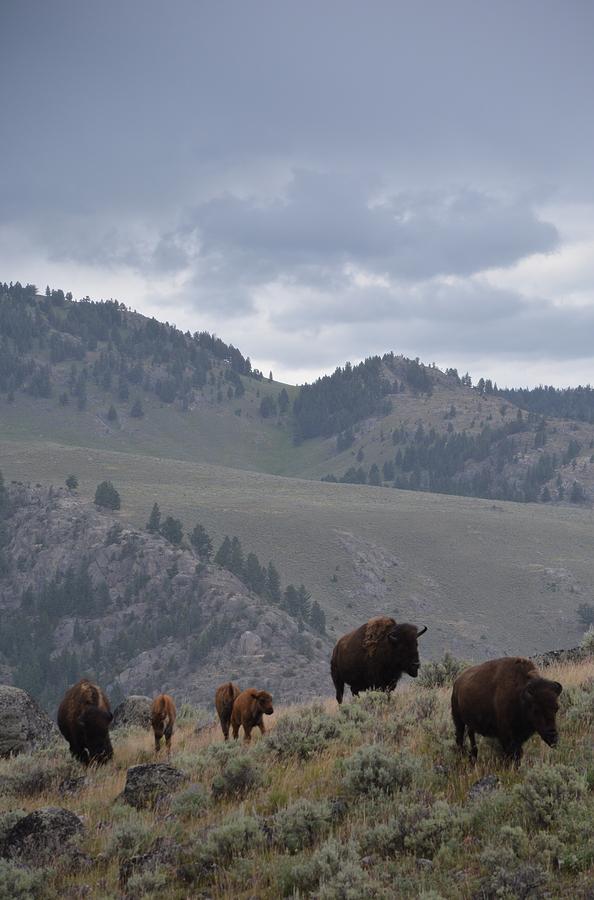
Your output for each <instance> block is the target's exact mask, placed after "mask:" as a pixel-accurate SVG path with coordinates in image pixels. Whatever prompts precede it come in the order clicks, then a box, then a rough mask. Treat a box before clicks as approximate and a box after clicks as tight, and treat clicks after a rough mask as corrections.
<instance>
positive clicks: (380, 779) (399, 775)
mask: <svg viewBox="0 0 594 900" xmlns="http://www.w3.org/2000/svg"><path fill="white" fill-rule="evenodd" d="M338 766H339V770H340V771H341V773H342V782H343V784H344V786H345V788H346V789H347V791H349V792H350V793H352V794H392V793H395V792H396V791H399V790H402V789H403V788H405V787H408V786H409V785H410V783H411V782H412V780H413V777H414V774H415V772H416V771H417V770H418V769H417V765H416V762H415V760H414V759H413V758H412V757H410V756H409V755H408V754H406V753H403V752H402V753H399V754H398V755H394V754H392V753H388V752H387V751H386V750H384V748H383V747H381V746H380V745H379V744H368V745H367V746H364V747H359V749H358V750H356V751H355V752H354V753H353V755H352V756H349V757H348V759H345V760H340V761H339V763H338Z"/></svg>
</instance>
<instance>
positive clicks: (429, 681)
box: [417, 652, 470, 688]
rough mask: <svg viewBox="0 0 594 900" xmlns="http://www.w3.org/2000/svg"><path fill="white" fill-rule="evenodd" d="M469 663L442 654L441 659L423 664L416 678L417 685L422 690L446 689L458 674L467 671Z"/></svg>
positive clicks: (447, 654) (448, 654) (449, 654)
mask: <svg viewBox="0 0 594 900" xmlns="http://www.w3.org/2000/svg"><path fill="white" fill-rule="evenodd" d="M469 665H470V663H468V662H466V660H463V659H456V657H455V656H452V655H451V653H447V652H446V653H444V655H443V656H442V658H441V659H439V660H434V661H432V662H427V663H424V664H423V665H422V666H421V669H420V671H419V675H418V678H417V681H418V684H419V685H420V686H421V687H424V688H436V687H446V686H447V685H450V684H453V683H454V681H455V680H456V678H457V677H458V675H459V674H460V672H462V671H463V670H464V669H467V668H468V666H469Z"/></svg>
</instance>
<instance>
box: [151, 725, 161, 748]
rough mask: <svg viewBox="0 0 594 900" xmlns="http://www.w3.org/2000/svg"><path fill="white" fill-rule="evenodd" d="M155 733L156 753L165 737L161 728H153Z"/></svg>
mask: <svg viewBox="0 0 594 900" xmlns="http://www.w3.org/2000/svg"><path fill="white" fill-rule="evenodd" d="M153 731H154V733H155V753H158V752H159V750H160V749H161V738H162V737H163V732H162V731H161V729H160V728H153Z"/></svg>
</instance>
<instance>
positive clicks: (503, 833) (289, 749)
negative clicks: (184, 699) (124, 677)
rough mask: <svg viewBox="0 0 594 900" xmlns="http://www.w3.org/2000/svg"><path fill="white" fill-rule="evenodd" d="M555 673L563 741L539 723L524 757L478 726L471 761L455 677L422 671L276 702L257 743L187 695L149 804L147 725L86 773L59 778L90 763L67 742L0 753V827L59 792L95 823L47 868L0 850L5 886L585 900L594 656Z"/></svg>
mask: <svg viewBox="0 0 594 900" xmlns="http://www.w3.org/2000/svg"><path fill="white" fill-rule="evenodd" d="M546 674H547V676H550V677H551V678H554V679H559V680H560V681H561V682H562V683H563V685H564V692H563V694H562V696H561V700H562V710H561V712H560V714H559V717H558V726H559V732H560V738H561V739H560V744H559V746H558V748H557V749H555V750H554V751H551V750H549V749H548V748H547V747H546V746H545V745H544V744H543V743H542V742H541V741H540V739H538V738H536V737H535V738H532V739H531V740H530V741H529V742H528V744H527V745H526V748H525V749H526V753H525V757H524V761H523V763H522V765H521V767H520V768H519V769H514V768H512V769H509V768H505V767H503V766H502V763H501V759H500V757H499V755H498V753H497V750H496V749H495V747H494V746H491V745H490V744H489V742H487V741H485V740H482V741H480V744H479V762H478V764H477V765H476V766H472V765H471V764H470V763H469V761H468V759H467V758H466V757H462V756H460V755H459V754H458V752H457V750H456V748H455V746H454V743H453V729H452V725H451V721H450V715H449V708H448V707H449V689H447V688H443V689H420V688H418V687H414V688H411V689H408V690H399V691H398V692H397V693H396V694H395V695H393V697H392V698H391V699H387V698H386V697H385V695H381V694H373V693H370V694H367V695H362V697H361V698H359V699H358V700H356V701H352V702H349V703H347V704H345V705H344V706H343V707H342V709H341V710H340V711H338V710H337V709H336V704H335V703H334V702H330V701H328V702H323V703H321V704H317V705H314V706H308V707H293V708H291V709H282V710H277V711H276V714H275V716H274V720H273V721H272V723H271V728H270V732H269V734H268V735H267V737H266V738H264V739H261V738H259V737H258V738H255V739H254V741H253V742H252V745H251V746H250V747H246V746H243V745H241V744H239V745H238V744H234V743H233V742H231V743H230V744H228V745H223V742H222V736H221V734H220V731H219V730H218V728H217V726H214V725H213V726H212V727H207V728H201V729H200V731H199V732H198V733H197V732H196V720H195V713H193V712H192V711H191V710H190V709H185V710H184V717H183V718H182V719H181V721H180V723H179V727H178V730H177V732H176V734H175V735H174V739H173V753H172V755H171V758H170V760H169V761H170V763H171V764H172V765H174V766H175V767H177V768H178V769H179V770H181V771H182V772H183V773H184V774H185V775H186V777H187V783H186V785H185V786H183V787H182V788H181V789H180V790H179V791H178V792H177V793H175V794H173V795H171V796H169V797H168V798H167V799H165V800H163V801H161V802H160V803H159V804H158V806H157V808H156V810H151V809H142V810H139V811H137V810H135V809H133V808H131V807H129V806H125V805H124V804H123V803H122V802H120V801H118V797H119V795H120V794H121V792H122V789H123V787H124V783H125V779H126V770H127V769H128V767H129V766H132V765H135V764H138V763H145V762H150V761H153V760H154V755H153V752H152V739H151V736H150V734H149V733H146V732H142V731H138V730H130V731H127V732H121V731H120V732H115V733H114V736H113V737H114V747H115V757H114V760H113V762H111V763H110V764H108V765H107V766H105V767H103V768H100V769H97V770H94V769H91V770H89V771H88V772H87V773H86V774H87V778H86V779H84V781H83V782H82V783H81V782H78V783H77V782H72V781H69V782H68V781H67V779H72V777H73V776H74V777H76V776H79V775H80V774H81V770H80V768H79V767H78V765H75V764H74V763H72V762H71V761H70V760H69V758H68V756H67V750H66V745H65V744H64V742H60V743H59V744H57V745H56V747H55V749H53V750H51V749H50V750H48V751H44V752H43V753H38V754H35V755H33V756H32V757H30V758H24V757H21V758H17V759H16V760H12V761H2V762H0V777H1V778H2V779H3V784H4V788H3V791H2V794H1V795H0V834H1V833H2V830H3V829H5V828H6V827H7V826H8V824H9V823H11V822H14V821H15V819H16V818H18V816H19V815H20V814H21V813H20V812H14V811H15V810H19V811H22V812H29V811H31V810H34V809H37V808H39V807H45V806H50V805H52V806H61V807H65V808H67V809H69V810H72V811H73V812H74V813H76V814H77V815H80V816H82V817H83V822H84V827H85V830H84V834H83V836H82V838H81V839H80V840H79V853H78V856H76V855H74V854H73V851H72V850H68V849H66V852H65V853H64V855H63V856H62V857H60V856H57V857H56V858H55V859H54V860H53V865H52V867H51V868H49V869H41V870H31V871H27V870H23V869H16V868H15V867H14V866H13V865H12V864H10V863H1V862H0V872H1V874H2V885H1V886H0V895H1V896H5V897H13V896H23V897H24V896H27V897H32V898H35V897H43V898H50V897H55V896H64V897H80V896H85V897H93V898H95V897H96V898H99V897H101V898H107V897H119V896H122V895H123V896H126V897H130V898H136V897H143V896H157V895H158V896H160V897H168V898H183V897H189V896H192V897H198V896H202V897H212V898H225V897H236V898H244V900H247V898H250V897H258V898H262V900H267V898H268V900H276V898H278V897H282V896H287V897H318V898H324V900H339V898H347V897H349V898H357V900H358V898H386V900H387V898H420V897H422V898H424V900H439V898H442V900H447V898H451V900H459V898H466V900H471V898H477V897H482V898H486V900H488V898H497V897H506V898H529V897H530V898H544V897H555V898H560V900H561V898H584V900H585V898H587V897H589V896H591V893H590V892H591V887H592V883H593V879H594V848H593V845H592V832H591V827H592V818H593V816H594V792H593V790H594V756H593V753H592V740H591V729H592V709H593V700H594V693H593V684H594V663H593V662H592V661H589V662H584V663H580V664H577V665H572V666H562V667H556V668H551V669H548V670H547V672H546ZM269 727H270V726H269ZM479 740H480V739H479ZM485 776H490V779H489V780H487V781H486V782H484V781H482V779H484V777H485ZM479 781H480V784H482V785H483V790H482V791H481V790H475V792H474V793H475V796H472V795H471V794H470V793H469V792H470V790H471V788H472V787H473V785H475V784H476V783H477V782H479ZM65 783H69V784H70V785H71V788H70V792H65V791H64V788H63V787H62V788H61V787H60V785H62V786H63V785H64V784H65ZM9 810H10V811H12V812H11V813H9V815H8V817H5V816H3V815H2V813H8V811H9ZM19 888H20V890H21V893H17V889H19ZM2 892H3V893H2Z"/></svg>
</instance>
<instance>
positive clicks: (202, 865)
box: [179, 813, 264, 882]
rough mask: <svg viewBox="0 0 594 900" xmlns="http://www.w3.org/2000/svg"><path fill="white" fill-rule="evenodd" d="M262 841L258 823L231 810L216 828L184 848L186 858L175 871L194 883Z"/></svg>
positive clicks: (257, 845) (259, 844)
mask: <svg viewBox="0 0 594 900" xmlns="http://www.w3.org/2000/svg"><path fill="white" fill-rule="evenodd" d="M263 843H264V834H263V832H262V829H261V828H260V823H259V822H258V820H257V819H255V818H254V817H253V816H245V815H237V813H234V814H233V816H230V817H229V818H228V819H226V820H225V821H224V822H223V823H222V824H221V825H219V827H218V828H213V830H212V831H210V832H209V833H208V836H207V837H206V840H205V839H204V836H203V835H201V836H200V837H198V838H197V842H196V843H195V844H194V846H193V847H191V848H189V850H188V860H187V863H186V864H185V865H182V866H181V867H180V870H179V874H180V876H181V877H182V878H183V879H184V881H188V882H196V881H201V880H202V879H204V878H205V877H208V876H209V875H211V874H212V873H213V872H214V870H215V867H218V866H225V865H228V864H229V863H230V862H231V860H235V859H236V857H238V856H242V855H244V854H246V853H248V852H249V851H256V850H259V849H260V848H261V847H262V845H263Z"/></svg>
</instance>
